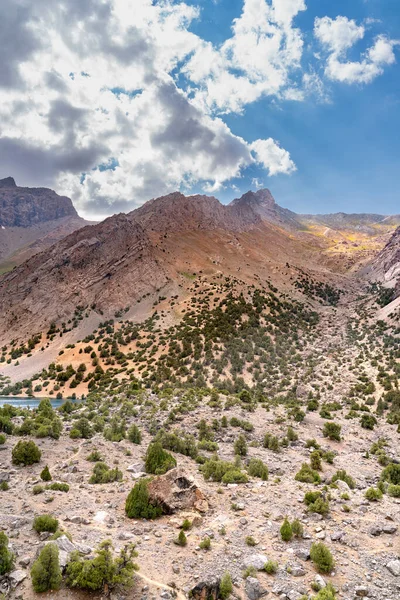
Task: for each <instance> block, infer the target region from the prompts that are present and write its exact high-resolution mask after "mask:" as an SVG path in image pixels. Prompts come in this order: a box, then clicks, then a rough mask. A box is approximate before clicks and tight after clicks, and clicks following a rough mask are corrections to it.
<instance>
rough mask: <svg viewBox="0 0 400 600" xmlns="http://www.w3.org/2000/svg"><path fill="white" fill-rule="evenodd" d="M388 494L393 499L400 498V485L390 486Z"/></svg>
mask: <svg viewBox="0 0 400 600" xmlns="http://www.w3.org/2000/svg"><path fill="white" fill-rule="evenodd" d="M387 493H388V494H389V496H392V498H400V485H394V484H393V483H390V484H389V485H388V489H387Z"/></svg>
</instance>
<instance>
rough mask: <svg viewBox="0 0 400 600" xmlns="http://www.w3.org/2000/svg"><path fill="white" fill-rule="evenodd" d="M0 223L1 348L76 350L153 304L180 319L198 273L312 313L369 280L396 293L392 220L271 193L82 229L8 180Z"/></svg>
mask: <svg viewBox="0 0 400 600" xmlns="http://www.w3.org/2000/svg"><path fill="white" fill-rule="evenodd" d="M0 222H1V230H0V245H1V247H2V248H3V259H4V257H5V258H6V261H9V263H8V268H10V267H11V266H12V265H11V263H12V262H13V261H15V263H16V264H15V266H14V267H13V268H12V269H11V270H8V272H5V273H4V274H3V276H2V277H1V278H0V342H1V343H2V344H5V345H7V344H9V343H10V341H11V340H13V343H14V344H15V343H16V340H18V343H24V342H26V340H27V339H28V338H31V337H32V335H34V334H42V333H44V332H46V331H48V330H50V331H52V330H54V331H56V330H57V331H59V330H61V331H64V332H66V333H67V334H68V335H67V336H66V338H65V339H66V340H67V341H68V342H69V343H74V342H75V341H76V340H78V339H81V338H82V337H85V336H86V335H87V334H89V333H90V332H91V331H93V330H94V329H96V327H97V326H98V324H99V323H100V322H101V321H104V319H110V318H111V319H112V318H114V317H115V315H119V316H121V315H123V316H124V317H125V318H127V319H133V320H135V321H138V320H140V319H145V318H147V317H148V316H149V315H150V314H151V313H152V310H153V307H154V305H155V304H157V302H158V299H159V298H160V297H161V298H169V299H170V298H175V299H176V300H175V301H174V308H173V310H171V307H169V308H168V313H169V317H168V318H169V319H170V320H174V321H176V322H179V319H181V318H182V316H183V314H184V311H185V310H186V308H184V306H186V304H185V303H186V302H187V299H188V298H189V297H192V296H193V294H196V290H195V289H193V280H194V279H195V278H196V277H198V276H202V277H205V278H208V279H212V278H213V277H220V276H223V277H227V278H233V279H234V280H235V281H237V283H238V285H239V286H245V287H247V288H251V287H254V286H255V285H259V284H260V282H268V284H269V285H272V286H274V287H275V288H276V289H278V290H279V291H280V292H281V293H283V294H286V295H288V297H290V298H291V299H293V300H296V301H304V300H305V301H306V302H307V303H308V304H310V302H311V304H314V305H315V304H317V305H319V304H320V303H321V299H322V300H324V301H326V300H327V298H331V297H335V298H336V297H339V296H340V293H342V292H346V291H347V292H349V293H350V292H351V293H354V292H355V291H357V290H360V289H361V288H362V287H363V286H365V285H366V284H367V281H374V282H378V283H379V284H381V283H382V284H383V285H384V286H389V287H390V288H393V297H391V298H390V299H391V300H395V297H396V296H397V295H398V293H399V292H400V289H399V286H400V283H399V279H400V277H399V275H400V228H398V229H397V227H398V226H399V225H400V215H393V216H390V217H388V216H383V215H378V214H372V215H371V214H361V215H354V214H349V215H346V214H343V213H338V214H327V215H298V214H296V213H294V212H292V211H290V210H288V209H285V208H282V207H280V206H279V205H278V204H277V203H276V202H275V200H274V198H273V196H272V194H271V192H270V191H269V190H258V191H256V192H253V191H249V192H247V193H246V194H244V195H243V196H242V197H240V198H237V199H235V200H233V201H232V202H231V203H230V204H228V205H223V204H221V203H220V202H219V201H218V200H217V199H216V198H214V197H209V196H202V195H196V196H184V195H183V194H181V193H179V192H174V193H171V194H169V195H167V196H163V197H161V198H156V199H153V200H150V201H149V202H147V203H145V204H144V205H142V206H141V207H140V208H137V209H136V210H134V211H132V212H130V213H128V214H117V215H114V216H112V217H109V218H107V219H105V220H104V221H102V222H100V223H97V224H91V225H88V224H87V223H86V222H85V221H84V220H83V219H81V218H80V217H79V216H78V214H77V212H76V210H75V208H74V207H73V204H72V202H71V200H70V199H68V198H66V197H64V196H58V195H57V194H56V193H55V192H53V191H52V190H47V189H45V188H19V187H17V186H16V184H15V182H14V180H13V179H12V178H7V179H3V180H1V181H0ZM27 240H28V241H27ZM27 254H29V255H30V258H28V259H27V260H23V259H24V258H26V256H27ZM10 256H11V257H12V258H11V260H10ZM18 263H19V264H18ZM3 269H4V270H5V271H7V263H5V262H3ZM324 290H325V291H324ZM327 290H328V291H327ZM332 290H333V291H332ZM334 290H336V291H334ZM57 344H58V345H57V348H61V347H63V344H64V342H63V341H62V340H60V339H58V342H57ZM50 346H52V344H51V343H50ZM45 356H47V355H46V354H45ZM43 360H45V359H43ZM43 360H42V359H41V361H42V362H40V364H42V363H43ZM35 368H36V367H35V362H34V361H33V362H32V368H31V369H30V370H29V373H31V372H32V371H33V370H34V369H35ZM24 374H26V371H24Z"/></svg>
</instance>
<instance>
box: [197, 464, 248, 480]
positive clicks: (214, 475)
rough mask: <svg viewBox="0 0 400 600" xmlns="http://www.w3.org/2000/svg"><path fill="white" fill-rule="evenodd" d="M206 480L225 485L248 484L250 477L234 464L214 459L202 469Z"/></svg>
mask: <svg viewBox="0 0 400 600" xmlns="http://www.w3.org/2000/svg"><path fill="white" fill-rule="evenodd" d="M201 472H202V473H203V476H204V479H206V480H209V479H212V481H221V482H223V483H247V481H248V477H247V475H246V473H243V472H242V471H241V470H240V469H239V468H238V467H236V466H235V465H234V464H233V463H230V462H227V461H224V460H219V459H218V458H213V459H211V460H207V461H206V462H205V463H204V464H203V465H202V467H201Z"/></svg>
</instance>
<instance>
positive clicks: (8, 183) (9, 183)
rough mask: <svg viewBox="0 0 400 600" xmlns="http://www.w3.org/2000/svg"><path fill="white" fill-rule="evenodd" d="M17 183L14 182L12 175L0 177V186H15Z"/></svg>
mask: <svg viewBox="0 0 400 600" xmlns="http://www.w3.org/2000/svg"><path fill="white" fill-rule="evenodd" d="M15 187H17V184H16V183H15V179H14V177H5V178H4V179H0V188H15Z"/></svg>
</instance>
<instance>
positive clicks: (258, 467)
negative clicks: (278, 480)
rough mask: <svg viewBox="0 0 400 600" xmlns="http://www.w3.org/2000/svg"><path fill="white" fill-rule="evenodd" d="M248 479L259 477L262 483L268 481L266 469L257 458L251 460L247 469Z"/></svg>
mask: <svg viewBox="0 0 400 600" xmlns="http://www.w3.org/2000/svg"><path fill="white" fill-rule="evenodd" d="M247 472H248V474H249V475H250V477H259V478H260V479H262V480H263V481H267V480H268V467H267V465H265V464H264V463H263V461H262V460H260V459H259V458H251V459H250V461H249V465H248V467H247Z"/></svg>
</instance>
